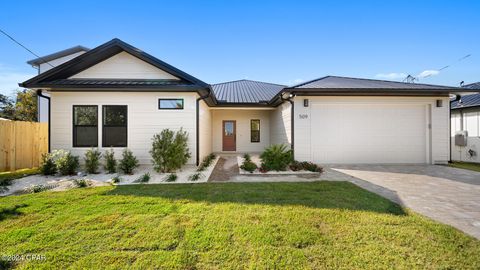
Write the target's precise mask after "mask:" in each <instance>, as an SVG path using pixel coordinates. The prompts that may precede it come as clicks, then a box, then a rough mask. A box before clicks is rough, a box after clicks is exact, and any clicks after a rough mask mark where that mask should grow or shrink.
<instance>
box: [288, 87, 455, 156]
mask: <svg viewBox="0 0 480 270" xmlns="http://www.w3.org/2000/svg"><path fill="white" fill-rule="evenodd" d="M305 98H308V99H309V100H310V106H309V107H304V106H303V99H305ZM438 99H441V100H442V101H443V107H439V108H437V107H436V100H438ZM328 101H332V102H340V101H348V102H356V101H358V102H365V103H386V104H388V103H389V102H390V103H396V102H397V103H398V102H402V103H410V102H411V103H416V104H419V103H420V104H425V105H427V106H428V107H429V113H430V122H431V131H430V132H429V133H430V134H429V136H430V139H429V140H428V141H429V143H430V156H431V157H430V160H431V162H432V163H442V164H443V163H447V162H448V160H449V109H450V107H449V98H448V97H340V96H338V97H314V96H310V97H307V96H305V97H304V96H298V97H296V98H295V99H294V103H295V112H294V118H295V120H294V129H295V159H297V160H307V161H310V160H312V156H311V145H312V140H315V138H311V126H312V125H314V123H311V121H310V118H311V111H310V110H311V108H312V106H311V104H312V103H313V102H328Z"/></svg>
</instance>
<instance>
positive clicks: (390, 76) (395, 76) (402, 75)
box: [375, 72, 408, 80]
mask: <svg viewBox="0 0 480 270" xmlns="http://www.w3.org/2000/svg"><path fill="white" fill-rule="evenodd" d="M407 76H408V75H407V74H405V73H402V72H398V73H397V72H392V73H379V74H377V75H375V77H377V78H380V79H387V80H396V79H404V78H405V77H407Z"/></svg>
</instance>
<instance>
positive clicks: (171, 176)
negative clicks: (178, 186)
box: [164, 173, 178, 182]
mask: <svg viewBox="0 0 480 270" xmlns="http://www.w3.org/2000/svg"><path fill="white" fill-rule="evenodd" d="M177 178H178V176H177V175H176V174H174V173H171V174H169V175H167V176H166V177H165V179H164V180H165V182H175V181H176V180H177Z"/></svg>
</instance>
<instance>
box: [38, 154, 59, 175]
mask: <svg viewBox="0 0 480 270" xmlns="http://www.w3.org/2000/svg"><path fill="white" fill-rule="evenodd" d="M40 173H41V174H43V175H54V174H56V173H57V167H56V166H55V161H54V160H53V157H52V156H51V155H50V154H48V153H45V154H42V162H41V164H40Z"/></svg>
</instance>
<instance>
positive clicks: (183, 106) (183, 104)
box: [157, 98, 185, 110]
mask: <svg viewBox="0 0 480 270" xmlns="http://www.w3.org/2000/svg"><path fill="white" fill-rule="evenodd" d="M162 100H181V101H182V108H160V101H162ZM157 105H158V109H159V110H183V109H184V108H185V99H183V98H158V104H157Z"/></svg>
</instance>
